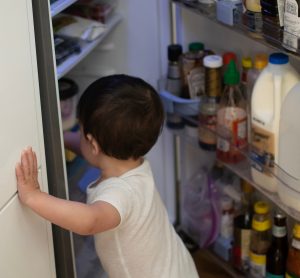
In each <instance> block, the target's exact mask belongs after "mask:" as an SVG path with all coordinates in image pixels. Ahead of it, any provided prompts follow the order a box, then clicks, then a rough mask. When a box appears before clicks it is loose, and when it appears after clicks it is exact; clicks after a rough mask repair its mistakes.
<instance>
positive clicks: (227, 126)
mask: <svg viewBox="0 0 300 278" xmlns="http://www.w3.org/2000/svg"><path fill="white" fill-rule="evenodd" d="M217 122H218V126H220V127H221V128H220V133H221V134H222V135H223V136H224V138H231V142H232V144H233V145H234V146H235V147H240V148H243V147H245V146H246V143H247V114H246V111H245V110H244V109H242V108H237V107H225V108H221V109H220V110H219V111H218V114H217ZM224 138H220V137H218V140H217V148H218V149H219V150H221V151H223V152H228V151H229V150H230V141H229V140H230V139H228V140H226V139H224Z"/></svg>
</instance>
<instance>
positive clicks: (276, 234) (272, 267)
mask: <svg viewBox="0 0 300 278" xmlns="http://www.w3.org/2000/svg"><path fill="white" fill-rule="evenodd" d="M287 254H288V237H287V228H286V217H285V216H284V215H283V214H282V213H281V212H277V213H276V214H275V216H274V222H273V227H272V242H271V246H270V248H269V250H268V253H267V266H266V271H267V274H266V278H272V277H277V278H284V275H285V266H286V259H287Z"/></svg>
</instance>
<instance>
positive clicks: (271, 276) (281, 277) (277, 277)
mask: <svg viewBox="0 0 300 278" xmlns="http://www.w3.org/2000/svg"><path fill="white" fill-rule="evenodd" d="M266 278H284V275H275V274H271V273H269V272H267V274H266Z"/></svg>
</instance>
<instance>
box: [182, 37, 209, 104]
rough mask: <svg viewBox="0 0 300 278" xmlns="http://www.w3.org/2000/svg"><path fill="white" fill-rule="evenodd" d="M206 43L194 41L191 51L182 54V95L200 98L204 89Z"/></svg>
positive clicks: (190, 46) (191, 44) (190, 45)
mask: <svg viewBox="0 0 300 278" xmlns="http://www.w3.org/2000/svg"><path fill="white" fill-rule="evenodd" d="M203 57H204V44H203V43H201V42H192V43H190V44H189V51H188V52H186V53H183V55H182V78H183V84H182V95H181V96H182V97H183V98H191V99H195V98H199V97H200V96H201V95H203V91H204V68H203Z"/></svg>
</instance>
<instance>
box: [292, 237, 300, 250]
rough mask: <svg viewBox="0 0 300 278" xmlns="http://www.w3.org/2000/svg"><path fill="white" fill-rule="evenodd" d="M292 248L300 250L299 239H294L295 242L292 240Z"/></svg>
mask: <svg viewBox="0 0 300 278" xmlns="http://www.w3.org/2000/svg"><path fill="white" fill-rule="evenodd" d="M292 246H293V247H294V248H296V249H298V250H300V241H299V240H297V239H295V238H293V240H292Z"/></svg>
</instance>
